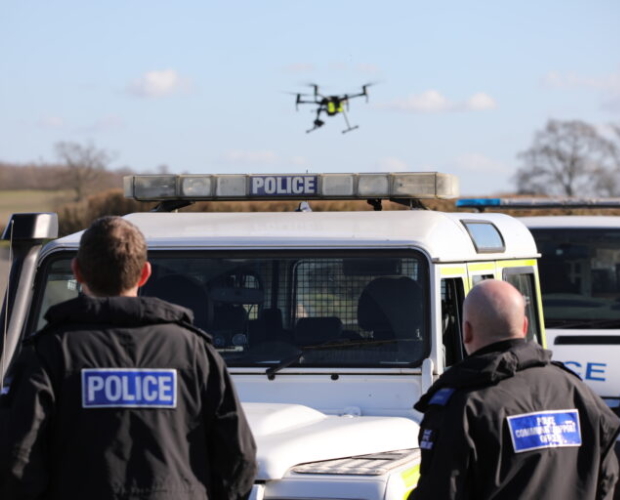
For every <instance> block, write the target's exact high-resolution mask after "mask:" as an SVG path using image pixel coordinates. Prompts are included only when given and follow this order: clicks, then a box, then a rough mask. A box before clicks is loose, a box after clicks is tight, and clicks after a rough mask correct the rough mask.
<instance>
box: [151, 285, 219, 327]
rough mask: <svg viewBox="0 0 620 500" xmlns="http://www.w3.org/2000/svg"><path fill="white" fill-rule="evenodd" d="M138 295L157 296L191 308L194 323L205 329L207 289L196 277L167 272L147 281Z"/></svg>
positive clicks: (206, 323)
mask: <svg viewBox="0 0 620 500" xmlns="http://www.w3.org/2000/svg"><path fill="white" fill-rule="evenodd" d="M140 295H143V296H147V297H158V298H160V299H162V300H166V301H168V302H171V303H173V304H177V305H180V306H183V307H186V308H188V309H191V310H192V311H193V313H194V324H195V325H196V326H197V327H198V328H201V329H203V330H206V328H207V325H208V310H209V307H208V297H207V291H206V289H205V288H204V286H203V285H202V284H201V283H200V282H199V281H198V280H197V279H195V278H192V277H191V276H188V275H186V274H167V275H165V276H162V277H161V278H157V279H153V280H149V281H147V283H146V284H145V285H144V286H143V287H142V289H141V291H140Z"/></svg>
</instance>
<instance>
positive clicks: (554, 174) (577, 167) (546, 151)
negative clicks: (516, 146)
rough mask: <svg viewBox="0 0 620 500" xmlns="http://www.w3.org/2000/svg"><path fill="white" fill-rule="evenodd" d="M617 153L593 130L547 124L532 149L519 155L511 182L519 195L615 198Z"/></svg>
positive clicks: (586, 126)
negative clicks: (519, 162) (600, 196)
mask: <svg viewBox="0 0 620 500" xmlns="http://www.w3.org/2000/svg"><path fill="white" fill-rule="evenodd" d="M617 155H618V149H617V146H616V145H615V144H614V142H613V141H611V140H609V139H607V138H606V137H604V136H602V135H601V134H600V133H599V132H598V131H597V129H596V128H594V127H593V126H592V125H589V124H588V123H585V122H583V121H579V120H573V121H559V120H549V121H548V122H547V126H546V128H545V130H543V131H539V132H536V134H535V136H534V143H533V145H532V146H531V147H530V148H529V149H528V150H527V151H524V152H522V153H520V154H519V156H518V157H519V158H520V159H521V160H522V162H523V165H522V166H521V167H520V168H519V169H518V170H517V173H516V175H515V180H516V182H517V189H518V192H519V193H521V194H525V193H528V194H547V195H566V196H575V195H586V196H589V195H607V196H612V195H616V194H618V191H619V189H620V183H619V182H618V181H616V177H617V176H618V168H617V165H615V163H616V160H617V158H618V156H617Z"/></svg>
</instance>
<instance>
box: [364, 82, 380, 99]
mask: <svg viewBox="0 0 620 500" xmlns="http://www.w3.org/2000/svg"><path fill="white" fill-rule="evenodd" d="M377 83H379V82H368V83H365V84H364V85H362V94H363V95H364V96H365V97H366V102H368V87H373V86H375V85H377Z"/></svg>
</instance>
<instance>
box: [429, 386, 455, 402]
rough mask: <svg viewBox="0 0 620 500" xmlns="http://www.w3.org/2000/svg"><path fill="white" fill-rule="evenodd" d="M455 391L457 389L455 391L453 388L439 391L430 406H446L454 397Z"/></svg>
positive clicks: (434, 395)
mask: <svg viewBox="0 0 620 500" xmlns="http://www.w3.org/2000/svg"><path fill="white" fill-rule="evenodd" d="M455 390H456V389H453V388H452V387H444V388H443V389H439V390H438V391H437V392H436V393H435V394H433V397H432V398H431V400H430V401H429V402H428V404H429V405H440V406H445V405H446V404H447V403H448V401H449V400H450V398H451V397H452V394H454V391H455Z"/></svg>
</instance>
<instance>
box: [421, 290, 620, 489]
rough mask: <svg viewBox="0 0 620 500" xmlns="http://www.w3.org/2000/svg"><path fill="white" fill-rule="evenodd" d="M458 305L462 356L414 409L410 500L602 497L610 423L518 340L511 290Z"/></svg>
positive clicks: (610, 485)
mask: <svg viewBox="0 0 620 500" xmlns="http://www.w3.org/2000/svg"><path fill="white" fill-rule="evenodd" d="M463 307H464V311H463V342H464V345H465V348H466V350H467V353H468V354H470V356H469V357H468V358H467V359H465V360H464V361H462V362H461V363H459V364H456V365H454V366H453V367H451V368H450V369H449V370H447V371H446V372H445V373H444V374H443V375H442V376H441V377H440V378H439V380H437V382H436V383H435V384H434V385H433V386H432V387H431V388H430V390H429V391H428V392H427V393H426V394H425V395H424V396H422V398H421V399H420V401H418V403H417V404H416V405H415V408H416V409H417V410H418V411H420V412H422V413H424V418H423V420H422V424H421V429H420V434H419V442H420V448H421V449H422V463H421V467H420V473H421V478H420V481H419V483H418V487H417V488H416V489H415V490H414V491H413V493H412V496H411V498H412V499H415V500H422V499H427V500H436V499H442V500H444V499H445V500H447V499H490V498H497V499H502V500H506V499H537V500H545V499H549V500H557V499H561V500H571V499H574V500H590V499H592V500H594V499H611V498H612V496H613V490H614V485H615V483H616V481H617V479H618V462H617V459H616V456H615V454H614V450H613V446H614V443H615V440H616V437H617V435H618V432H619V430H620V420H619V419H618V418H617V417H616V416H615V415H614V413H613V412H612V411H611V410H610V409H609V408H608V407H607V406H606V405H605V403H604V402H603V401H602V400H601V399H600V398H599V397H598V396H596V395H595V394H594V393H593V392H592V391H591V390H590V389H589V388H588V387H587V386H586V385H585V384H584V383H583V382H581V380H580V379H579V378H578V377H577V376H576V375H574V374H573V373H572V372H570V371H569V370H567V369H566V368H564V367H563V366H562V365H561V364H560V363H555V362H551V360H550V358H551V353H550V352H549V351H546V350H544V349H542V348H541V347H540V346H538V345H537V344H535V343H533V342H527V341H526V339H525V335H526V332H527V318H526V316H525V314H524V310H525V303H524V299H523V297H522V295H521V294H520V293H519V292H518V291H517V290H516V289H515V288H514V287H513V286H512V285H510V284H508V283H506V282H504V281H496V280H487V281H484V282H482V283H480V284H479V285H477V286H476V287H474V288H473V289H472V291H471V292H470V293H469V295H468V296H467V298H466V299H465V303H464V306H463Z"/></svg>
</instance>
